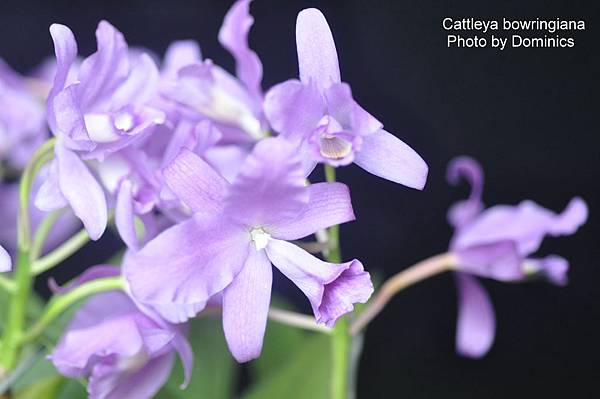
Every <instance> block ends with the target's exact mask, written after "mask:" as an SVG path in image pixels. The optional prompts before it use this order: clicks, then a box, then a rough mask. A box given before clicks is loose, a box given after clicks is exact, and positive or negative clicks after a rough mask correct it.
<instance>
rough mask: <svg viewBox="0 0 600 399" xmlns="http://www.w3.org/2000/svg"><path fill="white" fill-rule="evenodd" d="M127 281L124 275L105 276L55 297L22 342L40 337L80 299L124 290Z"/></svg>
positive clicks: (23, 337)
mask: <svg viewBox="0 0 600 399" xmlns="http://www.w3.org/2000/svg"><path fill="white" fill-rule="evenodd" d="M124 289H125V281H124V280H123V277H121V276H117V277H105V278H99V279H96V280H92V281H89V282H87V283H85V284H82V285H80V286H78V287H76V288H74V289H73V290H71V291H69V292H67V293H66V294H63V295H57V296H55V297H53V298H52V299H51V300H50V302H48V304H47V305H46V309H45V310H44V313H43V314H42V316H41V317H40V318H39V319H38V321H37V322H36V323H35V324H34V325H33V326H32V327H31V329H30V330H29V331H28V332H27V333H26V334H25V335H23V336H22V338H21V341H20V343H21V344H23V343H27V342H31V341H33V340H35V339H36V338H37V337H39V336H40V335H41V334H42V333H43V332H44V330H45V329H46V328H47V327H48V326H49V325H50V324H51V323H52V321H54V319H56V317H58V316H59V315H60V314H61V313H62V312H64V311H65V310H67V309H68V308H69V307H71V306H72V305H74V304H75V303H77V302H78V301H80V300H82V299H84V298H87V297H89V296H90V295H94V294H98V293H101V292H105V291H112V290H124Z"/></svg>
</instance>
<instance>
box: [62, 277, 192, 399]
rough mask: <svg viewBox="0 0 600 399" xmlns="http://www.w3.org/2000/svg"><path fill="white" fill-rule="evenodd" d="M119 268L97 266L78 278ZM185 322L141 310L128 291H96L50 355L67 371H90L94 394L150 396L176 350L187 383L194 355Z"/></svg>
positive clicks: (102, 398)
mask: <svg viewBox="0 0 600 399" xmlns="http://www.w3.org/2000/svg"><path fill="white" fill-rule="evenodd" d="M118 273H119V271H118V269H117V268H115V267H113V266H96V267H93V268H91V269H89V270H88V271H86V272H85V273H84V275H82V276H81V278H79V279H78V281H77V282H76V284H81V283H83V282H85V281H87V280H90V279H95V278H99V277H107V276H114V275H115V274H118ZM184 327H185V326H181V325H173V324H170V323H167V322H165V321H164V320H162V319H160V318H159V317H158V316H156V315H154V314H151V313H148V310H147V309H143V311H142V310H141V309H140V308H139V307H138V306H136V304H135V302H134V301H133V300H132V299H131V298H130V297H129V296H128V295H127V294H126V293H124V292H120V291H111V292H106V293H102V294H97V295H95V296H93V297H91V298H90V299H89V300H88V301H87V302H86V303H85V304H84V305H83V306H82V307H81V308H80V309H79V310H78V311H77V313H76V314H75V316H74V318H73V320H72V321H71V323H70V324H69V326H68V327H67V329H66V332H65V333H64V335H63V336H62V338H61V339H60V342H59V343H58V345H57V346H56V348H55V349H54V351H53V352H52V354H51V355H50V360H51V361H52V363H54V366H55V367H56V368H57V369H58V371H59V372H60V373H61V374H63V375H65V376H68V377H71V378H80V377H89V383H88V386H87V389H88V394H89V397H90V398H92V399H122V398H131V399H149V398H152V397H154V395H155V394H156V393H157V392H158V390H159V389H160V388H161V387H162V385H164V383H165V382H166V380H167V379H168V377H169V375H170V373H171V369H172V367H173V362H174V358H175V353H176V352H177V353H178V354H179V357H180V358H181V361H182V363H183V366H184V370H185V381H184V383H183V385H182V388H184V387H185V386H187V383H188V381H189V379H190V377H191V370H192V362H193V355H192V349H191V347H190V345H189V343H188V341H187V339H186V338H185V334H184V329H185V328H184Z"/></svg>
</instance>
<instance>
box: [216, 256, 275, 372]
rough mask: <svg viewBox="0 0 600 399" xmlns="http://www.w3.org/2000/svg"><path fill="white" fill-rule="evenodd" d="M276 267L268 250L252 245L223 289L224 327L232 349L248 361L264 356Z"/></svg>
mask: <svg viewBox="0 0 600 399" xmlns="http://www.w3.org/2000/svg"><path fill="white" fill-rule="evenodd" d="M272 281H273V271H272V269H271V262H269V259H268V258H267V256H266V255H265V253H264V251H256V250H253V249H251V250H250V252H249V254H248V259H247V260H246V262H245V264H244V267H243V268H242V270H241V271H240V273H239V274H238V275H237V277H236V278H235V279H234V280H233V282H232V283H231V284H230V285H229V286H228V287H227V288H226V289H225V291H224V292H223V330H224V331H225V338H226V339H227V344H228V345H229V350H230V351H231V353H232V354H233V356H234V357H235V359H236V360H237V361H238V362H240V363H244V362H247V361H250V360H252V359H256V358H257V357H259V356H260V352H261V349H262V343H263V338H264V335H265V328H266V327H267V315H268V313H269V304H270V302H271V284H272Z"/></svg>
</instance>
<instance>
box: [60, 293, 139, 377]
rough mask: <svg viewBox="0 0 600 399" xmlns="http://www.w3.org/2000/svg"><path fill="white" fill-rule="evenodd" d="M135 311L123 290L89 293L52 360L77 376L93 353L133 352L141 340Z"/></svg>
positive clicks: (136, 350)
mask: <svg viewBox="0 0 600 399" xmlns="http://www.w3.org/2000/svg"><path fill="white" fill-rule="evenodd" d="M107 303H110V305H111V306H106V304H107ZM135 314H138V311H137V309H136V308H135V305H134V304H133V302H131V300H130V299H129V298H128V297H127V296H126V295H125V294H124V293H122V292H117V291H114V292H107V293H102V294H98V295H96V296H94V297H92V298H91V299H89V300H88V301H87V302H86V303H85V304H84V305H83V306H82V307H81V309H79V310H78V311H77V313H76V314H75V316H74V318H73V320H72V321H71V323H70V324H69V327H68V328H67V332H66V333H65V334H64V335H63V337H62V338H61V340H60V342H59V343H58V345H57V346H56V348H55V350H54V351H53V353H52V355H51V357H50V358H51V360H52V362H53V363H54V365H55V366H56V368H57V369H58V370H59V371H60V372H61V373H62V374H64V375H67V376H70V377H80V376H82V375H83V374H84V373H85V370H86V369H87V367H88V365H89V362H90V361H91V360H92V361H93V357H94V356H109V355H118V356H124V357H129V356H134V355H136V354H137V353H138V352H139V351H140V350H142V348H143V346H144V340H143V337H142V335H141V334H140V331H139V329H138V325H137V323H136V322H137V319H136V317H134V315H135Z"/></svg>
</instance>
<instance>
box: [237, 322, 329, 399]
mask: <svg viewBox="0 0 600 399" xmlns="http://www.w3.org/2000/svg"><path fill="white" fill-rule="evenodd" d="M330 341H331V337H329V336H327V335H323V334H318V333H312V334H310V335H307V336H306V337H304V339H302V342H300V343H299V344H296V345H294V346H292V347H288V348H283V353H282V354H281V357H280V358H282V359H283V358H285V362H282V363H281V364H280V365H279V366H278V368H277V369H273V370H271V371H270V372H268V373H267V374H266V375H265V376H264V378H262V379H260V380H258V381H257V382H256V383H255V384H253V385H252V386H251V387H250V388H249V389H248V390H247V392H246V393H245V394H244V395H243V396H242V398H243V399H264V398H286V399H305V398H311V399H327V398H328V397H329V390H330V387H329V384H330V372H329V370H330V367H329V364H330V359H331V354H330V352H331V347H330ZM267 345H269V344H268V341H267Z"/></svg>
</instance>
